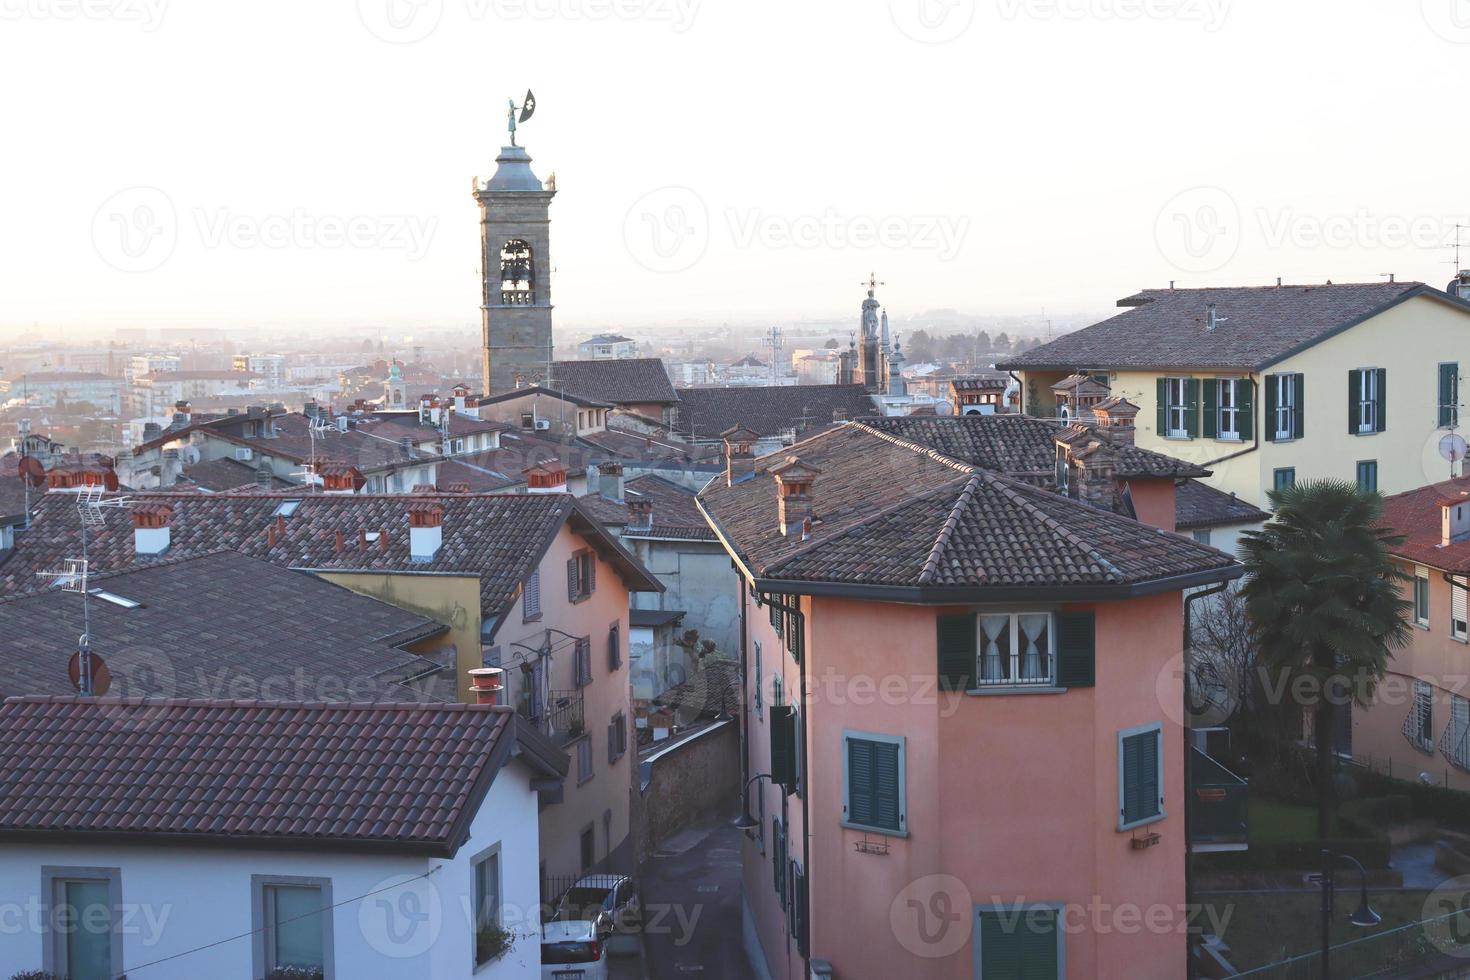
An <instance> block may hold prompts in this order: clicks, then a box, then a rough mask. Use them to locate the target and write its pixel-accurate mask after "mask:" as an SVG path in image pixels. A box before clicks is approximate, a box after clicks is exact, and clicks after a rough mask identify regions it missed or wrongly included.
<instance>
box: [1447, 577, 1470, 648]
mask: <svg viewBox="0 0 1470 980" xmlns="http://www.w3.org/2000/svg"><path fill="white" fill-rule="evenodd" d="M1465 589H1466V585H1465V580H1464V579H1463V578H1455V579H1452V580H1451V581H1450V638H1451V639H1455V640H1459V641H1460V642H1461V643H1464V642H1465V641H1466V638H1467V636H1470V630H1467V628H1466V625H1467V624H1466V619H1465V616H1466V614H1465Z"/></svg>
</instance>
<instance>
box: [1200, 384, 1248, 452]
mask: <svg viewBox="0 0 1470 980" xmlns="http://www.w3.org/2000/svg"><path fill="white" fill-rule="evenodd" d="M1251 396H1252V388H1251V382H1250V379H1249V378H1213V379H1211V380H1209V381H1206V382H1205V416H1204V421H1205V437H1206V438H1213V439H1228V440H1232V441H1238V440H1242V439H1250V438H1251V437H1252V436H1253V434H1254V428H1253V425H1252V423H1253V422H1254V420H1255V406H1254V404H1253V400H1252V397H1251Z"/></svg>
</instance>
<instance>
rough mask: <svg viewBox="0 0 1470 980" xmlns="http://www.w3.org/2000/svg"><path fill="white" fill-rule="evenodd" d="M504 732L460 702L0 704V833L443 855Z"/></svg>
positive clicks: (456, 840)
mask: <svg viewBox="0 0 1470 980" xmlns="http://www.w3.org/2000/svg"><path fill="white" fill-rule="evenodd" d="M518 727H519V726H518V725H517V723H516V721H515V715H514V714H513V713H512V712H510V711H509V710H507V709H503V708H493V707H489V706H484V707H482V706H478V705H465V704H446V705H432V706H430V705H421V704H399V705H392V704H320V703H317V704H312V703H305V704H303V703H290V702H259V701H205V700H197V701H190V700H138V701H132V702H128V701H124V700H121V699H116V698H100V699H95V700H94V699H83V698H75V697H64V698H45V697H27V698H9V699H7V700H6V701H5V703H4V704H3V705H0V733H3V735H4V738H5V742H6V744H7V745H9V746H10V747H11V751H7V752H6V753H5V754H4V756H3V758H0V786H3V787H4V788H5V791H4V793H0V837H7V838H10V839H13V840H15V839H20V840H24V839H36V838H44V837H64V838H70V839H78V838H80V839H89V838H102V839H118V838H122V839H133V840H137V841H139V842H144V843H160V842H164V841H167V842H170V843H187V842H189V841H196V840H197V841H206V840H208V841H216V842H217V841H220V840H224V841H228V842H236V843H240V844H254V845H266V846H271V845H274V846H280V845H282V844H286V843H288V842H289V843H296V844H301V843H305V844H311V845H315V846H317V847H322V848H346V849H352V850H386V851H400V852H410V853H428V854H434V855H440V856H450V855H452V854H453V853H454V852H455V851H456V850H457V849H458V848H459V846H460V845H461V844H463V843H464V841H465V839H466V837H467V835H468V831H469V821H470V820H471V819H472V818H473V816H474V814H475V812H476V811H477V810H478V809H479V807H480V804H481V802H482V801H483V800H484V798H485V794H486V792H487V791H488V789H489V787H490V784H491V782H492V781H493V780H494V779H495V777H496V774H497V772H498V771H499V769H500V768H501V767H502V766H503V765H504V764H505V762H506V759H507V758H508V757H509V754H510V752H511V749H512V748H513V746H514V743H515V741H516V738H517V731H516V730H517V728H518ZM564 760H565V756H563V757H562V761H563V762H564ZM564 771H565V769H564V768H563V772H564Z"/></svg>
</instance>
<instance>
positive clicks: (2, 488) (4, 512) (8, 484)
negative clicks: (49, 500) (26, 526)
mask: <svg viewBox="0 0 1470 980" xmlns="http://www.w3.org/2000/svg"><path fill="white" fill-rule="evenodd" d="M45 492H46V488H45V487H41V488H39V489H38V488H36V487H32V488H31V497H30V499H31V503H32V504H33V505H34V504H35V502H36V501H37V500H38V499H39V498H40V497H41V495H42V494H44V493H45ZM25 502H26V488H25V484H23V483H22V482H21V479H20V477H19V476H16V475H15V474H13V473H10V474H0V524H3V523H6V522H7V518H20V517H23V516H24V515H25V509H26V504H25Z"/></svg>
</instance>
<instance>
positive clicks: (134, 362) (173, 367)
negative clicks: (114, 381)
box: [123, 354, 184, 387]
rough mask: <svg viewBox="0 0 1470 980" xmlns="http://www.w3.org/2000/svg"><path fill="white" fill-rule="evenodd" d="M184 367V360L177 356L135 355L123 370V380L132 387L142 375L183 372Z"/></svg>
mask: <svg viewBox="0 0 1470 980" xmlns="http://www.w3.org/2000/svg"><path fill="white" fill-rule="evenodd" d="M183 367H184V359H183V358H182V357H180V356H179V355H177V354H134V355H133V356H132V357H130V358H128V363H127V365H126V366H125V367H124V368H123V380H124V381H126V382H127V383H128V386H129V387H131V386H132V384H133V382H134V381H136V380H137V379H138V378H139V377H141V376H142V375H145V374H163V373H164V372H165V371H181V370H183Z"/></svg>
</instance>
